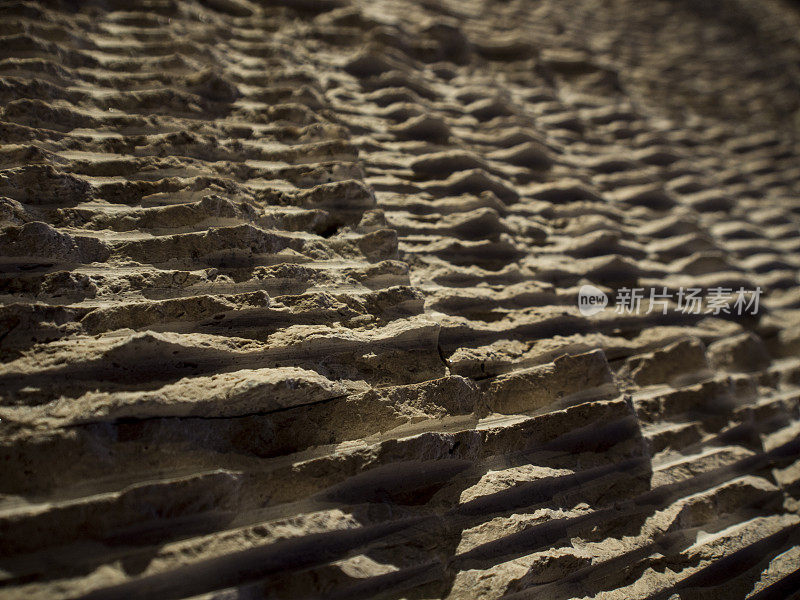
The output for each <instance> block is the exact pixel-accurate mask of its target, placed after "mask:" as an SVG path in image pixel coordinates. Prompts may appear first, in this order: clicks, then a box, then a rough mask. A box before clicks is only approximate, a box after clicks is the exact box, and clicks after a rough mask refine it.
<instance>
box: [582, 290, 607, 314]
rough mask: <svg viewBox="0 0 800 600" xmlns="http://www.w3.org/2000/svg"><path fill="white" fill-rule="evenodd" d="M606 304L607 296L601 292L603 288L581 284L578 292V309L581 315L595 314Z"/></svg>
mask: <svg viewBox="0 0 800 600" xmlns="http://www.w3.org/2000/svg"><path fill="white" fill-rule="evenodd" d="M606 306H608V296H606V295H605V294H604V293H603V290H601V289H598V288H596V287H594V286H593V285H588V284H587V285H584V286H581V289H580V291H579V292H578V310H579V311H581V314H582V315H583V316H585V317H591V316H592V315H596V314H597V313H599V312H600V311H602V310H603V309H604V308H605V307H606Z"/></svg>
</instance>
